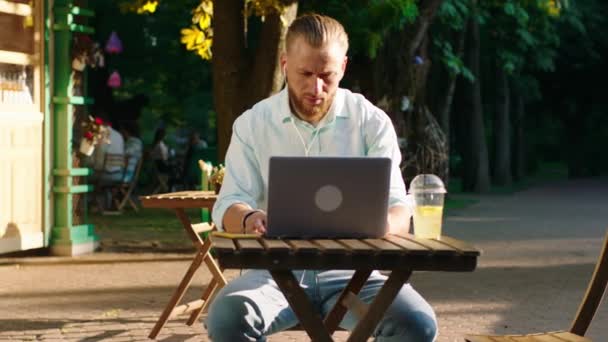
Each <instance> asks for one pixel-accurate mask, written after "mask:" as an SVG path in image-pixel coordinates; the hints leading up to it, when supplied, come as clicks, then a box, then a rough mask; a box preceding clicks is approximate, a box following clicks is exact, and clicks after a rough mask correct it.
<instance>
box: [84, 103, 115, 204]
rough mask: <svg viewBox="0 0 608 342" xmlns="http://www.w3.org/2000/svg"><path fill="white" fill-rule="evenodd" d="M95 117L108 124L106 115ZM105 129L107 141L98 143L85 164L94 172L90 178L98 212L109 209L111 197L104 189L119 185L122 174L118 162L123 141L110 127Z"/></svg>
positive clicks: (101, 114)
mask: <svg viewBox="0 0 608 342" xmlns="http://www.w3.org/2000/svg"><path fill="white" fill-rule="evenodd" d="M97 117H98V118H100V119H102V120H103V121H104V122H109V121H108V116H107V114H106V113H105V112H103V111H100V112H99V113H98V114H97ZM107 129H108V131H109V137H108V138H109V141H107V142H105V141H104V142H101V143H99V144H98V145H97V146H96V147H95V150H94V151H93V155H92V156H91V159H90V160H89V161H88V162H85V163H87V164H89V166H91V167H93V170H94V173H93V176H92V177H91V178H92V180H93V183H94V184H95V185H96V193H97V194H96V196H95V197H96V200H97V206H98V209H99V211H104V210H107V209H109V208H110V207H111V205H112V195H111V193H110V191H109V190H108V189H106V188H107V187H108V186H110V185H112V184H116V183H120V182H121V181H122V177H123V174H124V163H122V162H120V161H121V160H124V153H125V143H124V139H123V137H122V135H121V134H120V133H119V132H118V131H117V130H115V129H114V128H113V127H112V126H111V125H108V126H107ZM109 156H111V157H109Z"/></svg>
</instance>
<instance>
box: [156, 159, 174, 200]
mask: <svg viewBox="0 0 608 342" xmlns="http://www.w3.org/2000/svg"><path fill="white" fill-rule="evenodd" d="M153 164H154V165H153V174H154V176H153V177H154V185H153V186H154V187H153V190H152V194H159V193H165V192H169V191H170V188H169V178H170V176H169V174H168V173H163V172H160V170H159V169H158V167H157V166H156V163H153Z"/></svg>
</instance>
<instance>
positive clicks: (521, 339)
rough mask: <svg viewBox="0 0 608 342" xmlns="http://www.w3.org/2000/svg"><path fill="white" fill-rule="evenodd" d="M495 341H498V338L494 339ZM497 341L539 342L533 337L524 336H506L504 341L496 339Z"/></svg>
mask: <svg viewBox="0 0 608 342" xmlns="http://www.w3.org/2000/svg"><path fill="white" fill-rule="evenodd" d="M494 339H496V338H494ZM496 340H499V341H505V342H538V341H537V340H535V339H534V337H532V336H531V335H523V336H522V335H517V336H512V335H508V336H504V337H503V338H502V339H496Z"/></svg>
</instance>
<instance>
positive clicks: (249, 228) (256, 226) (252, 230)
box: [244, 210, 266, 234]
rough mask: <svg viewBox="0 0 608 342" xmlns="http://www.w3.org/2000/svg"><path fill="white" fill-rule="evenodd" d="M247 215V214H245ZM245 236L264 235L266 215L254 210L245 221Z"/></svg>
mask: <svg viewBox="0 0 608 342" xmlns="http://www.w3.org/2000/svg"><path fill="white" fill-rule="evenodd" d="M246 214H247V213H246ZM244 223H245V232H244V233H245V234H264V233H266V213H265V212H264V211H262V210H256V211H255V212H254V213H252V214H251V215H249V216H248V217H247V218H246V219H245V222H244Z"/></svg>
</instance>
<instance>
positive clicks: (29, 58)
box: [0, 50, 36, 65]
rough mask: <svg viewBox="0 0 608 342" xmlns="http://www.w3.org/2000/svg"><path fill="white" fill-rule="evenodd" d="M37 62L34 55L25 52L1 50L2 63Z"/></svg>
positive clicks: (27, 63) (23, 63)
mask: <svg viewBox="0 0 608 342" xmlns="http://www.w3.org/2000/svg"><path fill="white" fill-rule="evenodd" d="M35 62H36V58H35V57H34V56H33V55H30V54H27V53H23V52H13V51H6V50H0V63H9V64H19V65H30V64H34V63H35Z"/></svg>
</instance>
